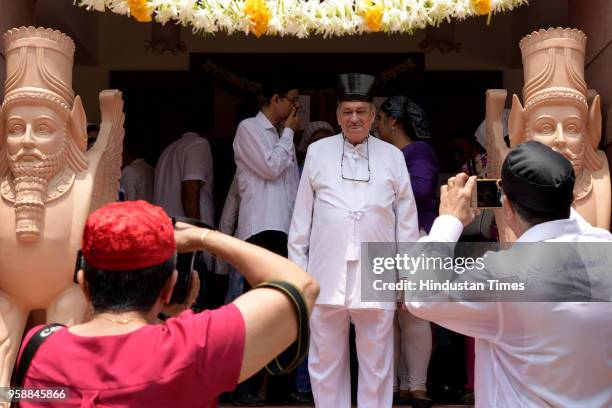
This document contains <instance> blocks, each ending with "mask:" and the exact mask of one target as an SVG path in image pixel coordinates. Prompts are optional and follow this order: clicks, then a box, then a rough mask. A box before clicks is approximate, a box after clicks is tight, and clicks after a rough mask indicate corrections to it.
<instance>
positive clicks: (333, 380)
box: [308, 306, 395, 408]
mask: <svg viewBox="0 0 612 408" xmlns="http://www.w3.org/2000/svg"><path fill="white" fill-rule="evenodd" d="M394 315H395V310H381V309H349V308H347V307H335V306H315V307H314V309H313V311H312V315H311V318H310V351H309V355H308V371H309V372H310V383H311V385H312V392H313V395H314V400H315V405H316V406H317V407H319V408H350V407H351V377H350V361H349V341H348V340H349V323H350V321H351V320H352V321H353V323H354V325H355V345H356V346H357V358H358V360H359V377H358V390H357V405H358V406H359V407H360V408H390V407H391V406H392V404H393V376H394V375H393V319H394Z"/></svg>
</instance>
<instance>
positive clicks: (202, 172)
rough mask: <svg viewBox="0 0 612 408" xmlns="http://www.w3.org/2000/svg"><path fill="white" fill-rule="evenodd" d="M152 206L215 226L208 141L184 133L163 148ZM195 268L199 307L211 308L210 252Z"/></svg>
mask: <svg viewBox="0 0 612 408" xmlns="http://www.w3.org/2000/svg"><path fill="white" fill-rule="evenodd" d="M153 204H155V205H159V206H160V207H162V208H163V209H164V210H165V211H166V213H168V215H170V216H171V217H189V218H195V219H197V220H200V221H202V222H204V223H206V224H208V225H211V226H212V225H214V201H213V158H212V153H211V150H210V144H209V142H208V140H206V139H205V138H204V137H202V136H200V134H198V133H196V132H185V133H183V135H182V136H181V138H180V139H178V140H176V141H175V142H173V143H171V144H170V145H169V146H168V147H166V148H165V149H164V151H163V152H162V154H161V156H160V157H159V160H158V161H157V166H155V188H154V193H153ZM196 260H197V264H196V267H195V269H196V270H198V273H199V275H200V282H202V284H201V285H200V296H199V297H198V300H197V307H199V308H206V307H209V306H211V305H212V304H213V303H214V302H212V296H204V293H205V291H207V293H208V292H210V291H214V284H212V282H214V281H215V278H214V277H213V275H212V269H213V266H214V265H213V261H212V258H211V256H210V255H209V254H208V253H204V254H203V255H198V257H197V258H196Z"/></svg>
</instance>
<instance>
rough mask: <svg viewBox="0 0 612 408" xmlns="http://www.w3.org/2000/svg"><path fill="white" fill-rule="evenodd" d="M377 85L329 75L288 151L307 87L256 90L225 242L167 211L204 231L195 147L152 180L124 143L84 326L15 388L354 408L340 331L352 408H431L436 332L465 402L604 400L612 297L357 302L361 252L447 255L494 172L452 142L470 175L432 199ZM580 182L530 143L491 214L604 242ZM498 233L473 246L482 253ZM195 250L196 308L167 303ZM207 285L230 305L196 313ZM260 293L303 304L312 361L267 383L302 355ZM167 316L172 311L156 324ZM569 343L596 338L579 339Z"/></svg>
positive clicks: (405, 113) (418, 136)
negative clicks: (459, 353)
mask: <svg viewBox="0 0 612 408" xmlns="http://www.w3.org/2000/svg"><path fill="white" fill-rule="evenodd" d="M373 83H374V77H371V76H369V75H363V74H343V75H340V77H339V84H340V88H339V91H338V107H337V111H336V114H337V121H338V125H339V127H340V130H341V131H340V132H339V133H336V132H334V127H333V126H332V125H331V124H329V123H327V122H321V121H318V122H311V123H309V124H308V125H307V126H306V128H305V129H304V130H303V133H302V137H301V138H300V139H297V138H296V137H295V136H296V133H297V132H298V129H299V115H298V108H299V105H298V95H299V90H298V89H297V87H296V86H295V85H293V84H292V83H290V82H286V81H281V80H278V81H275V82H271V83H267V84H266V85H265V86H264V87H263V90H262V98H261V110H260V111H259V112H258V113H257V115H256V116H255V117H252V118H248V119H245V120H243V121H242V122H240V124H239V125H238V127H237V130H236V134H235V138H234V141H233V149H234V158H235V163H236V173H235V176H234V178H233V181H232V183H231V186H230V189H229V192H228V195H227V198H226V200H225V204H224V206H223V211H222V214H221V217H220V221H219V223H218V231H214V230H212V229H208V228H199V227H193V226H190V225H188V224H185V223H181V222H178V223H177V224H176V225H175V226H174V227H173V226H172V222H171V220H170V218H169V217H168V216H170V217H189V218H193V219H196V220H200V221H202V222H203V223H205V224H206V225H208V226H213V225H214V219H215V216H214V204H213V197H212V192H213V188H212V187H213V167H212V160H213V157H212V154H211V148H210V144H209V142H208V141H207V140H206V139H205V138H204V137H201V136H200V135H198V134H197V133H194V132H187V133H185V134H183V135H182V137H181V138H180V139H179V140H177V141H176V142H174V143H172V144H171V145H170V146H168V147H167V148H166V149H165V150H164V152H163V153H162V154H161V156H160V158H159V160H158V162H157V165H156V167H155V168H154V169H153V167H151V166H150V165H148V164H147V163H146V162H145V161H144V160H142V158H139V157H137V155H135V154H133V151H132V149H130V148H129V146H126V148H124V162H125V164H126V166H125V167H124V170H123V176H122V180H121V194H120V196H121V198H122V199H123V200H125V201H126V202H123V203H113V204H109V205H107V206H105V207H103V208H102V209H100V210H97V211H96V212H94V213H93V214H91V216H90V217H89V219H88V221H87V225H86V228H85V232H84V237H83V256H84V263H83V265H82V270H81V271H80V272H79V274H78V280H79V284H80V285H81V287H82V289H83V291H84V293H85V294H86V297H87V299H88V301H89V302H90V304H91V307H92V310H93V319H92V320H90V321H88V322H85V323H83V324H79V325H76V326H72V327H70V328H68V329H65V330H59V331H58V332H57V333H56V334H54V335H53V336H52V338H51V339H49V340H47V341H46V343H45V345H44V346H43V348H41V350H40V351H39V353H38V354H37V356H36V358H35V359H34V361H33V362H32V365H31V368H30V371H29V374H28V376H27V380H26V383H25V384H26V385H28V386H51V385H57V384H64V385H67V386H69V387H70V389H71V390H73V393H72V395H71V397H73V398H75V399H76V400H78V404H80V406H96V405H100V406H102V405H105V404H106V405H126V406H167V405H170V404H172V405H175V406H215V404H216V400H217V397H218V396H219V395H220V394H222V393H225V392H231V401H232V402H233V403H234V404H235V405H236V406H261V405H264V403H265V402H266V399H267V400H268V401H270V400H274V401H276V402H283V403H287V404H294V405H310V404H315V405H316V406H318V407H322V408H332V407H333V408H348V407H350V406H351V403H352V398H351V369H350V360H351V358H350V354H351V351H350V346H349V331H350V327H351V325H352V326H353V327H354V333H355V334H354V337H355V338H354V341H355V352H356V356H357V360H358V368H357V377H358V378H357V392H356V401H357V405H358V406H359V407H372V408H384V407H391V406H392V405H393V403H394V402H395V403H398V402H406V403H408V402H409V403H410V404H411V405H412V406H413V407H415V408H426V407H431V406H432V405H433V400H432V398H431V392H428V368H429V366H430V360H431V358H432V349H433V343H434V341H433V338H434V337H435V335H434V334H433V333H432V323H431V322H433V323H435V324H436V325H437V326H436V327H437V329H436V330H438V329H439V331H440V333H444V332H443V330H451V331H453V332H456V333H460V334H462V335H465V336H468V337H469V338H472V339H475V342H474V340H472V341H471V342H468V344H467V345H466V347H465V348H466V350H467V352H466V355H467V356H468V357H467V359H466V360H467V366H468V369H467V379H468V381H467V384H466V386H465V389H466V390H467V391H472V390H473V392H474V394H475V400H476V405H477V406H481V407H516V406H525V407H532V406H533V407H545V406H564V407H565V406H567V407H573V406H581V407H583V406H584V407H606V406H612V387H611V386H610V384H612V346H611V344H612V342H610V341H608V339H610V338H612V313H611V312H612V309H611V307H610V303H581V304H577V303H564V302H554V303H553V302H551V303H543V304H522V303H505V304H502V303H496V302H488V303H481V302H468V301H456V302H419V301H410V300H399V301H398V302H376V301H364V300H363V299H362V275H361V263H362V262H363V259H362V252H361V245H362V243H366V242H390V243H396V242H417V241H418V242H424V243H426V242H456V241H458V240H459V239H460V238H461V235H462V232H464V229H466V230H467V229H469V226H470V225H471V224H472V223H473V222H474V220H475V219H476V217H480V216H481V215H480V214H478V213H477V212H476V211H475V210H474V208H473V207H472V194H473V190H474V185H475V178H476V177H477V176H479V177H482V176H483V175H482V174H481V172H482V171H483V169H484V168H486V158H485V157H484V150H483V149H482V147H479V146H480V145H478V144H477V142H476V139H474V140H473V141H466V140H456V141H454V143H455V144H456V145H457V146H460V147H461V150H460V151H461V152H462V153H461V154H462V156H461V158H462V161H463V162H464V163H465V169H464V171H463V172H461V173H459V174H458V175H457V176H455V177H451V178H450V179H449V180H448V182H447V183H445V184H444V185H443V186H442V188H441V189H440V190H439V189H438V186H439V167H438V161H437V158H436V154H435V153H434V150H433V149H432V147H431V146H430V144H429V141H430V139H431V129H430V126H429V123H428V119H427V115H426V114H425V112H424V111H423V109H422V108H421V107H420V106H419V105H417V104H416V103H415V102H414V101H412V100H410V99H409V98H407V97H405V96H392V97H389V98H388V99H386V100H385V102H384V103H382V105H381V106H380V108H379V109H376V108H375V107H374V105H373V103H372V101H373V95H372V85H373ZM374 128H375V129H376V133H377V135H378V137H373V136H372V129H374ZM296 139H297V146H296ZM302 159H303V160H302ZM573 185H574V173H573V169H572V167H571V164H570V163H569V162H568V161H567V160H566V159H565V158H564V157H563V156H561V155H559V154H557V153H556V152H554V151H553V150H551V149H549V148H548V147H546V146H544V145H541V144H539V143H536V142H528V143H526V144H523V145H520V146H519V147H518V148H516V149H514V150H512V151H511V152H510V154H509V155H508V156H507V158H506V160H505V161H504V163H503V166H502V177H501V182H500V189H501V194H502V211H503V213H504V215H505V217H506V220H507V222H508V225H509V227H510V228H511V229H512V230H513V232H514V233H515V234H516V236H517V237H519V241H521V242H538V241H566V240H567V241H579V242H582V241H597V242H611V241H612V235H611V234H610V233H609V232H607V231H605V230H602V229H598V228H594V227H592V226H590V225H589V224H588V223H586V221H584V220H583V219H582V218H581V217H580V215H579V214H578V213H576V212H575V211H573V210H571V204H572V191H573ZM542 189H544V190H546V191H547V195H546V196H545V199H544V202H543V201H542V200H543V199H542V197H543V196H542V194H539V193H538V191H539V190H542ZM438 195H439V199H438ZM535 197H537V200H536V199H535ZM147 201H148V202H149V203H151V204H149V203H147ZM480 224H482V222H480ZM491 229H492V230H494V226H491V227H490V228H489V229H488V230H487V233H486V234H487V235H484V234H480V235H481V236H483V235H484V238H486V239H490V238H492V237H493V239H494V235H495V234H494V232H493V233H491V231H490V230H491ZM190 251H202V255H201V262H200V263H199V264H198V267H197V268H196V269H199V271H198V272H199V275H198V274H194V276H193V284H192V286H191V291H190V293H189V296H188V300H187V301H186V302H185V303H184V304H180V305H177V304H172V302H171V301H170V299H171V296H172V290H173V286H174V284H175V282H176V279H177V277H176V271H175V269H174V268H175V262H176V252H190ZM215 258H216V259H215ZM213 271H215V272H216V273H217V274H226V275H228V276H229V284H228V290H227V294H226V295H225V301H226V304H227V305H225V306H223V307H221V308H219V309H215V310H206V311H204V312H202V313H194V312H193V311H190V310H188V309H189V308H190V306H191V305H192V304H193V303H194V302H196V299H197V298H198V296H200V295H201V294H202V293H204V292H203V291H202V290H200V289H199V287H200V285H199V282H200V281H202V282H204V284H203V285H202V286H204V285H205V280H206V275H207V274H210V273H212V272H213ZM269 281H286V282H289V283H291V284H292V285H293V286H295V287H296V288H297V289H298V290H299V291H300V292H301V293H302V296H303V298H304V300H305V303H306V305H307V308H308V312H309V315H310V320H309V323H310V339H309V342H310V347H309V353H308V356H307V358H305V359H304V360H303V362H302V363H301V364H300V365H298V366H297V368H296V369H295V370H294V371H292V372H290V373H288V374H285V375H282V376H275V377H271V378H269V379H268V380H266V377H268V375H267V374H266V371H265V370H264V369H263V367H264V365H265V364H266V363H268V362H269V361H270V360H272V359H273V358H274V357H275V356H277V355H279V354H280V353H281V352H282V351H283V350H285V349H286V348H287V347H288V346H289V345H290V344H291V343H292V342H293V341H295V339H296V336H297V332H298V326H299V322H298V319H295V318H292V316H295V310H294V309H293V306H292V304H291V302H290V301H288V299H287V297H285V296H284V295H283V294H282V293H281V292H279V291H275V290H273V289H269V288H267V289H266V288H261V287H258V285H260V284H261V283H263V282H269ZM160 312H163V313H164V314H166V315H170V316H176V317H175V318H170V319H168V320H166V321H165V322H163V323H161V322H158V321H157V316H158V315H159V313H160ZM574 328H579V330H578V329H574ZM573 332H582V333H586V332H588V333H589V336H588V337H585V338H584V339H582V340H580V341H578V340H577V338H576V337H575V336H576V335H577V334H574V333H573ZM437 334H438V333H436V335H437ZM442 335H443V334H442ZM31 337H32V332H31V333H30V335H29V336H27V337H26V340H25V343H27V341H28V339H29V338H31ZM474 352H475V355H476V357H474V356H473V354H474ZM474 358H476V365H475V366H474ZM587 373H591V374H589V375H588V377H589V378H588V379H586V378H580V376H582V377H584V376H587ZM577 376H578V377H577ZM470 379H471V381H470ZM474 379H475V380H474ZM474 387H475V388H474ZM265 388H267V389H265ZM78 404H77V405H78ZM160 404H161V405H160ZM23 406H26V404H23Z"/></svg>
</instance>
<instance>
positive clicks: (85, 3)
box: [73, 0, 105, 11]
mask: <svg viewBox="0 0 612 408" xmlns="http://www.w3.org/2000/svg"><path fill="white" fill-rule="evenodd" d="M77 1H78V3H79V4H78V5H79V6H81V7H85V8H87V10H91V9H93V10H96V11H104V4H105V1H104V0H74V3H73V4H76V3H77Z"/></svg>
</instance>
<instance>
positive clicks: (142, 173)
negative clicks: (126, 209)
mask: <svg viewBox="0 0 612 408" xmlns="http://www.w3.org/2000/svg"><path fill="white" fill-rule="evenodd" d="M154 178H155V169H154V168H153V167H152V166H151V165H150V164H149V163H147V162H146V161H144V160H143V159H136V160H134V161H133V162H132V163H130V164H128V165H127V166H125V167H124V168H123V171H122V172H121V189H122V190H123V191H124V192H125V199H126V200H132V201H133V200H145V201H148V202H150V203H152V202H153V180H154Z"/></svg>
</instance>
